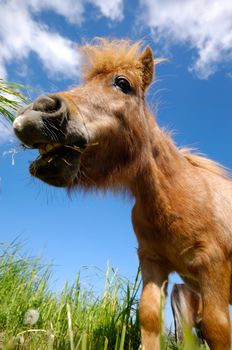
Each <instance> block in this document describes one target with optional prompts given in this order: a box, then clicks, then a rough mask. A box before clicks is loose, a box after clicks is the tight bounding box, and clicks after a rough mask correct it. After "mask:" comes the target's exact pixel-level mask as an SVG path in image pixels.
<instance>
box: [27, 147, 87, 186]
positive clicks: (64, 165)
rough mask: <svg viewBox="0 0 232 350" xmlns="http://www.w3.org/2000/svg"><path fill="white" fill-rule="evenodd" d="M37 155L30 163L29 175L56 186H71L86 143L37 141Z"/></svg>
mask: <svg viewBox="0 0 232 350" xmlns="http://www.w3.org/2000/svg"><path fill="white" fill-rule="evenodd" d="M34 148H37V149H38V151H39V156H38V157H37V158H36V159H35V160H34V161H33V162H32V163H31V164H30V166H29V170H30V173H31V175H33V176H35V177H37V178H39V179H40V180H42V181H44V182H46V183H48V184H50V185H53V186H57V187H71V186H72V185H73V182H74V180H75V175H76V173H77V169H78V167H79V164H80V158H81V155H82V153H83V152H84V150H85V148H86V144H83V143H75V144H72V145H70V144H61V143H39V144H35V145H34Z"/></svg>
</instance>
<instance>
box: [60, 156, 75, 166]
mask: <svg viewBox="0 0 232 350" xmlns="http://www.w3.org/2000/svg"><path fill="white" fill-rule="evenodd" d="M61 159H62V160H63V162H65V164H67V165H68V166H72V164H71V163H69V162H68V161H67V159H65V158H62V157H61Z"/></svg>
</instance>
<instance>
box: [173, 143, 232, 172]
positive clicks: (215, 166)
mask: <svg viewBox="0 0 232 350" xmlns="http://www.w3.org/2000/svg"><path fill="white" fill-rule="evenodd" d="M179 151H180V153H181V154H182V155H183V156H184V157H185V158H186V159H187V160H188V161H189V163H191V164H192V165H193V166H195V167H198V168H202V169H206V170H208V171H210V172H211V173H213V174H216V175H219V176H221V177H223V178H226V179H230V178H231V175H230V173H229V170H228V169H226V168H225V167H224V166H223V165H221V164H219V163H218V162H215V161H214V160H211V159H208V158H206V157H204V156H202V155H199V154H193V153H191V152H192V151H193V149H191V148H181V149H179Z"/></svg>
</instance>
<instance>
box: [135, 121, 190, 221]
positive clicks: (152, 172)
mask: <svg viewBox="0 0 232 350" xmlns="http://www.w3.org/2000/svg"><path fill="white" fill-rule="evenodd" d="M150 130H151V131H150V141H151V147H150V151H149V152H147V156H146V158H147V159H146V160H145V162H144V163H143V166H142V167H141V170H140V172H139V173H138V174H137V176H136V178H135V179H134V181H133V183H132V186H131V190H132V193H133V195H134V197H135V199H136V205H137V207H139V210H140V213H141V215H143V216H145V217H146V218H147V220H148V221H151V220H156V222H157V219H159V218H160V220H161V221H162V222H163V219H164V220H165V221H166V222H167V221H168V219H167V218H168V217H170V216H172V209H171V205H170V201H171V198H172V196H173V194H174V192H175V191H176V190H177V187H178V184H179V183H180V175H181V173H182V171H183V170H184V167H186V160H185V159H184V157H183V156H182V155H181V154H180V152H179V151H178V149H177V147H176V146H175V144H174V143H173V141H172V140H171V138H170V136H169V135H168V134H167V133H165V132H164V131H162V130H161V129H160V128H159V127H158V126H157V125H154V123H153V128H150Z"/></svg>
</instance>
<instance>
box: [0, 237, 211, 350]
mask: <svg viewBox="0 0 232 350" xmlns="http://www.w3.org/2000/svg"><path fill="white" fill-rule="evenodd" d="M50 281H51V269H50V268H49V267H46V266H44V265H43V264H42V263H41V261H40V259H37V258H29V257H26V256H25V255H24V254H22V247H21V246H20V245H19V244H17V243H15V244H14V243H13V244H11V245H10V246H5V245H4V244H2V245H1V246H0V300H1V302H0V349H4V350H5V349H7V350H10V349H24V350H29V349H33V350H52V349H57V350H58V349H59V350H66V349H67V350H68V349H70V350H90V349H91V350H123V349H124V350H138V349H139V348H140V331H139V321H138V312H137V309H138V298H139V293H140V291H139V289H140V283H141V282H140V276H139V273H138V275H137V277H136V279H135V281H134V282H133V283H130V282H129V281H128V280H125V279H123V278H121V277H119V276H118V275H117V274H116V273H115V272H114V271H113V270H112V269H110V267H109V268H108V269H107V271H106V274H105V285H104V287H103V288H102V289H103V292H102V294H101V295H99V293H98V295H96V294H95V293H94V291H93V289H91V288H90V290H88V289H86V288H83V287H82V283H81V282H80V276H79V275H77V277H76V281H75V283H74V284H73V285H68V284H66V286H65V287H64V289H63V291H62V292H61V293H59V294H58V293H55V292H54V291H51V290H50V289H49V288H50V284H51V283H50ZM167 333H168V332H167ZM161 349H162V350H164V349H167V350H168V349H169V350H171V349H173V350H174V349H175V350H178V349H182V350H183V349H186V350H193V349H194V350H195V349H200V348H199V347H198V346H197V345H196V344H195V340H194V338H193V337H192V336H191V335H188V336H187V337H186V343H185V345H181V346H177V345H176V344H175V342H174V338H173V336H172V335H170V334H169V335H167V334H166V335H165V334H163V336H162V337H161ZM201 349H206V348H205V347H201Z"/></svg>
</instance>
